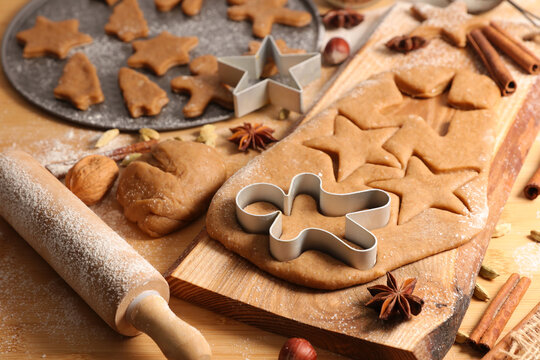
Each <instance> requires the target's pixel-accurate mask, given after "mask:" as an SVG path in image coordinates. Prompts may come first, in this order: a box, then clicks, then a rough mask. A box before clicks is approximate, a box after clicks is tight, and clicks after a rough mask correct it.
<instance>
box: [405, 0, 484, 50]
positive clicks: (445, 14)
mask: <svg viewBox="0 0 540 360" xmlns="http://www.w3.org/2000/svg"><path fill="white" fill-rule="evenodd" d="M411 12H412V13H413V14H414V15H415V16H417V17H418V18H420V19H421V20H422V21H423V22H422V24H421V25H420V26H419V27H417V28H416V29H414V30H413V31H412V32H411V33H410V34H409V35H410V36H422V37H424V38H427V39H430V38H433V37H437V36H441V35H442V36H444V37H445V38H447V39H448V40H450V42H451V43H452V44H454V45H455V46H458V47H465V45H467V33H468V32H469V31H471V30H472V29H474V28H476V27H480V26H483V25H485V24H486V21H485V20H483V19H481V18H478V17H475V16H472V15H469V14H467V5H466V4H465V3H464V2H463V1H459V0H458V1H454V2H453V3H451V4H450V5H448V6H447V7H445V8H440V7H437V6H433V5H429V4H425V3H417V4H415V5H413V6H412V7H411Z"/></svg>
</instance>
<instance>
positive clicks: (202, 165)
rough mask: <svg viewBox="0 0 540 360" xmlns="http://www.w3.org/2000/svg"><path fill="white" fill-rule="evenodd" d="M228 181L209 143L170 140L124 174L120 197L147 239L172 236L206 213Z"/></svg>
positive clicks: (223, 167) (224, 169)
mask: <svg viewBox="0 0 540 360" xmlns="http://www.w3.org/2000/svg"><path fill="white" fill-rule="evenodd" d="M225 180H226V168H225V163H224V161H223V159H222V157H221V155H220V154H219V153H218V152H217V151H216V150H215V149H213V148H211V147H209V146H206V145H204V144H200V143H196V142H189V141H178V140H168V141H164V142H162V143H159V144H157V145H156V146H154V148H153V149H152V152H151V154H147V155H143V157H141V158H140V159H139V160H137V161H134V162H132V163H131V164H129V165H128V167H127V168H126V169H125V170H124V172H123V173H122V174H121V175H120V179H119V182H118V190H117V193H116V197H117V199H118V202H119V203H120V205H122V206H123V208H124V215H125V216H126V217H127V218H128V220H130V221H133V222H136V223H137V226H139V228H140V229H141V230H142V231H144V232H145V233H146V234H148V235H150V236H153V237H158V236H164V235H166V234H169V233H171V232H173V231H175V230H177V229H180V228H181V227H184V226H186V225H187V224H189V223H190V222H191V221H193V220H195V219H196V218H197V217H198V216H200V215H201V214H203V213H204V211H205V210H206V208H207V207H208V204H209V203H210V200H211V198H212V196H213V195H214V193H215V192H216V190H217V189H218V188H219V187H220V186H221V184H223V182H224V181H225Z"/></svg>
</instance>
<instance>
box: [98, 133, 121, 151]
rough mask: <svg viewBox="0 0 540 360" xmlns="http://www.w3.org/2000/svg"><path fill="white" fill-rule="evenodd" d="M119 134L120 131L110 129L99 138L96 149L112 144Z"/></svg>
mask: <svg viewBox="0 0 540 360" xmlns="http://www.w3.org/2000/svg"><path fill="white" fill-rule="evenodd" d="M119 134H120V130H118V129H110V130H107V131H105V132H104V133H103V134H102V135H101V136H100V137H99V139H98V141H96V144H95V145H94V147H95V148H96V149H99V148H101V147H104V146H105V145H107V144H108V143H110V142H111V141H112V140H113V139H114V138H115V137H117V136H118V135H119Z"/></svg>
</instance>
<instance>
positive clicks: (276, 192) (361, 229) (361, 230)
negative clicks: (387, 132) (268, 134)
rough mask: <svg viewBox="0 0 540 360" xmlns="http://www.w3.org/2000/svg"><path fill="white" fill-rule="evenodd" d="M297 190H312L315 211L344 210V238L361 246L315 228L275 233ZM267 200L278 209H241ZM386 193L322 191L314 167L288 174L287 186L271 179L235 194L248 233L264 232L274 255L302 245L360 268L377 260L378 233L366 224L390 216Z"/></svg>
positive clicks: (379, 223) (285, 256)
mask: <svg viewBox="0 0 540 360" xmlns="http://www.w3.org/2000/svg"><path fill="white" fill-rule="evenodd" d="M299 194H307V195H310V196H312V197H313V198H314V199H315V200H316V201H317V204H318V207H319V212H321V213H322V214H323V215H325V216H345V218H346V222H345V239H347V240H348V241H350V242H352V243H354V244H357V245H359V246H361V247H362V248H363V249H358V248H355V247H352V246H350V245H349V244H347V243H346V242H345V241H343V240H342V239H340V238H339V237H338V236H336V235H334V234H332V233H331V232H329V231H326V230H323V229H319V228H306V229H303V230H302V231H301V232H300V234H298V235H297V236H296V237H295V238H293V239H290V240H283V239H280V237H281V235H282V233H283V228H282V217H283V214H285V215H286V216H289V215H290V214H291V210H292V206H293V201H294V199H295V197H296V196H297V195H299ZM261 201H263V202H269V203H272V204H273V205H275V206H277V207H278V208H279V209H280V210H276V211H273V212H271V213H268V214H263V215H255V214H251V213H249V212H247V211H246V210H244V209H245V208H246V206H248V205H250V204H253V203H255V202H261ZM390 201H391V200H390V195H389V194H388V193H387V192H386V191H383V190H379V189H369V190H363V191H356V192H351V193H347V194H335V193H330V192H327V191H325V190H324V189H323V187H322V180H321V178H320V177H319V176H317V175H315V174H313V173H300V174H298V175H296V176H295V177H294V178H293V179H292V180H291V185H290V187H289V192H288V193H285V192H284V191H283V190H282V189H281V188H280V187H278V186H276V185H274V184H270V183H255V184H251V185H248V186H246V187H244V188H242V189H241V190H240V191H239V192H238V193H237V194H236V217H237V220H238V222H239V223H240V225H241V226H242V228H243V229H244V230H245V231H247V232H250V233H269V238H270V253H271V254H272V256H273V257H274V258H276V259H277V260H279V261H289V260H293V259H295V258H297V257H298V256H300V255H301V254H302V252H304V251H306V250H319V251H322V252H325V253H327V254H329V255H332V256H333V257H335V258H337V259H339V260H341V261H343V262H344V263H346V264H348V265H350V266H352V267H354V268H356V269H359V270H367V269H370V268H372V267H373V266H374V265H375V263H376V261H377V237H376V236H375V235H373V233H371V232H370V231H369V230H368V229H376V228H381V227H384V226H386V225H387V224H388V221H389V219H390Z"/></svg>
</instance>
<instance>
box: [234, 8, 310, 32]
mask: <svg viewBox="0 0 540 360" xmlns="http://www.w3.org/2000/svg"><path fill="white" fill-rule="evenodd" d="M228 2H229V4H230V5H234V6H231V7H229V9H227V15H228V16H229V18H230V19H231V20H234V21H242V20H246V19H250V20H251V21H252V23H253V35H255V36H257V37H260V38H263V37H265V36H266V35H269V34H270V32H271V31H272V25H274V23H279V24H283V25H288V26H296V27H302V26H306V25H307V24H309V23H310V22H311V14H310V13H308V12H306V11H298V10H291V9H287V8H285V7H284V6H285V5H286V4H287V0H228Z"/></svg>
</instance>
